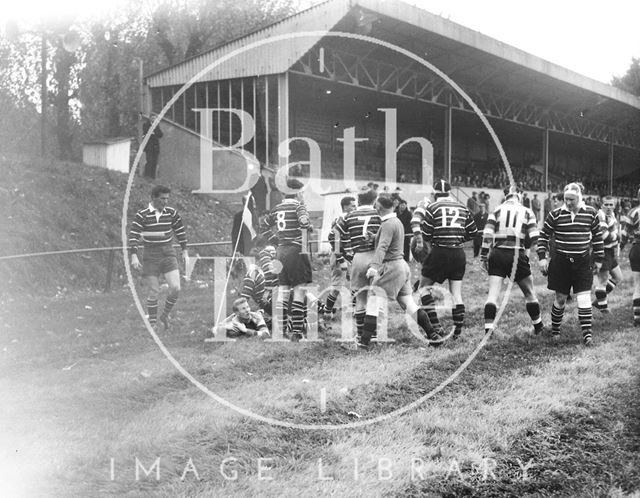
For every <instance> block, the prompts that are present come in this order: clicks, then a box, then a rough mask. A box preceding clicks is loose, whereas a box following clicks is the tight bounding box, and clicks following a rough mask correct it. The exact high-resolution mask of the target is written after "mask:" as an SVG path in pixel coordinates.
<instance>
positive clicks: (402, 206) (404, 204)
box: [398, 198, 407, 213]
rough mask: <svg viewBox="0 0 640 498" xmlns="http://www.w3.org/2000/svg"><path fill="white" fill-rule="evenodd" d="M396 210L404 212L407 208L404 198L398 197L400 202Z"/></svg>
mask: <svg viewBox="0 0 640 498" xmlns="http://www.w3.org/2000/svg"><path fill="white" fill-rule="evenodd" d="M398 210H399V211H400V212H401V213H404V212H405V211H406V210H407V201H405V200H404V199H402V198H400V202H399V203H398Z"/></svg>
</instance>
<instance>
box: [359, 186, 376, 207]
mask: <svg viewBox="0 0 640 498" xmlns="http://www.w3.org/2000/svg"><path fill="white" fill-rule="evenodd" d="M376 197H378V191H377V190H375V189H372V188H371V187H369V186H367V187H364V188H363V189H362V190H360V192H358V206H372V205H373V203H374V202H375V200H376Z"/></svg>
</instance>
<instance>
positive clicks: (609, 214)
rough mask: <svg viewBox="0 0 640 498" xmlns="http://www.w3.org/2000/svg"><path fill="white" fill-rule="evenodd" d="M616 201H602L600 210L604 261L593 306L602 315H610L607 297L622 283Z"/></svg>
mask: <svg viewBox="0 0 640 498" xmlns="http://www.w3.org/2000/svg"><path fill="white" fill-rule="evenodd" d="M615 207H616V200H615V199H614V198H613V197H612V196H610V195H608V196H606V197H604V198H603V199H602V208H601V209H599V210H598V219H599V220H600V229H601V230H602V240H603V242H604V260H603V261H602V267H601V268H600V271H599V272H598V282H597V284H596V299H595V301H593V303H592V304H593V305H594V306H595V307H596V309H598V310H600V311H601V312H602V313H609V312H610V311H609V306H608V303H607V295H608V294H609V293H610V292H611V291H613V289H615V288H616V286H617V285H618V284H619V283H620V282H621V281H622V270H621V269H620V265H619V264H618V257H619V255H620V237H619V230H618V220H616V215H615V213H614V209H615Z"/></svg>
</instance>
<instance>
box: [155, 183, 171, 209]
mask: <svg viewBox="0 0 640 498" xmlns="http://www.w3.org/2000/svg"><path fill="white" fill-rule="evenodd" d="M170 193H171V189H170V188H169V187H165V186H164V185H156V186H155V187H153V188H152V189H151V204H153V207H154V208H156V209H157V210H159V211H162V210H163V209H164V208H165V207H166V206H167V202H168V201H169V194H170Z"/></svg>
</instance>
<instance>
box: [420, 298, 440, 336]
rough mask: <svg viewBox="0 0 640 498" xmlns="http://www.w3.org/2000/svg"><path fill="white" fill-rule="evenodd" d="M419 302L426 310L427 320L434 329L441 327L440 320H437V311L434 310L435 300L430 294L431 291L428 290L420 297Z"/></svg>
mask: <svg viewBox="0 0 640 498" xmlns="http://www.w3.org/2000/svg"><path fill="white" fill-rule="evenodd" d="M420 302H421V303H422V306H423V308H424V309H425V310H426V311H427V316H428V317H429V321H430V322H431V325H433V327H434V328H435V329H436V330H439V329H440V328H441V325H440V320H438V312H437V311H436V302H435V300H434V299H433V296H432V295H431V292H428V293H427V294H425V295H424V296H422V297H421V298H420Z"/></svg>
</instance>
